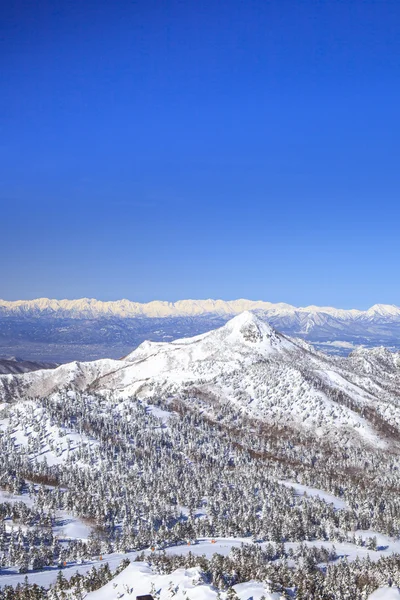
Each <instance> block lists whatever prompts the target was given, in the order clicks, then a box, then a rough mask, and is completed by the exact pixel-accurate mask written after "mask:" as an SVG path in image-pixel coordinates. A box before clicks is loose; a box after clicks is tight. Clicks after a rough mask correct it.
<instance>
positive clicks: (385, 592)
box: [367, 587, 400, 600]
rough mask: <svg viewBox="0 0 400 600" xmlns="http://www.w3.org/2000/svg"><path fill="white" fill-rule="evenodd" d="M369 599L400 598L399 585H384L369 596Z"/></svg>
mask: <svg viewBox="0 0 400 600" xmlns="http://www.w3.org/2000/svg"><path fill="white" fill-rule="evenodd" d="M367 600H400V589H399V588H398V587H390V588H389V587H382V588H379V589H378V590H375V592H373V593H372V594H371V595H370V596H368V599H367Z"/></svg>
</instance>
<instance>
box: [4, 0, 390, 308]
mask: <svg viewBox="0 0 400 600" xmlns="http://www.w3.org/2000/svg"><path fill="white" fill-rule="evenodd" d="M399 28H400V2H399V1H398V0H392V1H390V0H379V1H378V0H375V1H371V0H349V1H345V0H340V1H338V0H325V1H318V0H303V1H299V0H270V1H268V0H229V1H228V0H219V1H218V2H217V1H216V0H213V1H207V0H197V1H194V0H186V1H182V0H181V1H177V0H176V1H175V0H139V1H137V2H132V1H130V2H128V1H124V0H115V1H114V2H110V0H96V1H95V2H92V1H90V0H85V1H82V0H79V1H76V0H70V1H68V2H67V1H65V0H62V1H61V0H51V1H50V0H48V1H47V2H45V1H43V0H38V2H32V1H31V0H20V1H16V0H13V1H12V2H11V1H10V0H4V1H3V2H2V15H1V19H0V42H1V53H0V72H1V96H0V113H1V115H0V119H1V129H0V209H1V210H0V253H1V254H0V256H1V257H2V268H1V278H0V297H2V298H4V299H8V300H13V299H18V298H35V297H40V296H49V297H56V298H65V297H67V298H76V297H82V296H89V297H97V298H99V299H105V300H106V299H118V298H122V297H127V298H130V299H132V300H138V301H149V300H152V299H164V300H177V299H180V298H206V297H213V298H224V299H232V298H238V297H247V298H253V299H264V300H270V301H286V302H290V303H293V304H296V305H305V304H331V305H336V306H341V307H346V308H348V307H359V308H365V307H368V306H370V305H371V304H374V303H376V302H383V303H394V304H400V278H399V257H400V234H399V224H400V220H399V217H400V207H399V199H400V195H399V191H400V179H399V178H400V169H399V166H400V152H399V150H400V118H399V106H400V36H399Z"/></svg>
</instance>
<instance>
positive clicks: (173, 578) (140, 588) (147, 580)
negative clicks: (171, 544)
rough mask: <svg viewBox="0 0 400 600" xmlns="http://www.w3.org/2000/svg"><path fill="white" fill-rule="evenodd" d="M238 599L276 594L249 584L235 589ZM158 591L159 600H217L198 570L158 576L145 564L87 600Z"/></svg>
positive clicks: (132, 568)
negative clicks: (188, 599) (172, 598)
mask: <svg viewBox="0 0 400 600" xmlns="http://www.w3.org/2000/svg"><path fill="white" fill-rule="evenodd" d="M234 588H235V590H236V593H237V594H238V596H239V598H240V600H248V598H250V597H252V598H253V600H260V598H261V596H264V598H265V600H278V598H279V594H270V593H268V592H267V591H266V590H265V587H264V585H263V584H262V583H257V582H255V581H249V582H246V583H241V584H238V585H236V586H234ZM155 592H157V593H158V594H159V598H160V600H169V599H170V598H171V597H172V595H173V596H174V600H187V598H190V600H216V598H217V590H216V589H215V588H212V587H211V586H209V585H207V584H205V582H204V581H203V578H202V575H201V573H200V570H199V569H198V568H197V567H194V568H193V569H177V570H176V571H174V572H173V573H170V574H168V575H157V574H156V573H154V572H153V571H152V570H151V568H150V567H149V566H148V564H146V563H141V562H133V563H131V564H130V565H129V566H128V567H127V568H126V569H125V570H124V571H122V573H120V574H119V575H117V577H115V578H114V579H113V580H112V581H110V582H109V583H107V585H105V586H104V587H102V588H101V589H99V590H96V591H95V592H91V593H90V594H88V595H87V600H114V598H115V599H117V598H126V599H128V598H130V597H131V598H136V596H141V595H144V594H150V593H155Z"/></svg>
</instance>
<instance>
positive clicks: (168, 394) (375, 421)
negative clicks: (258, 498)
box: [0, 311, 400, 446]
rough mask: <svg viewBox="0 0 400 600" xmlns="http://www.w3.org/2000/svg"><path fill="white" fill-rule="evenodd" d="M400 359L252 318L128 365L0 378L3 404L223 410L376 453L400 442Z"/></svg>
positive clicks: (153, 348) (157, 346)
mask: <svg viewBox="0 0 400 600" xmlns="http://www.w3.org/2000/svg"><path fill="white" fill-rule="evenodd" d="M399 384H400V353H392V352H389V351H388V350H386V349H384V348H375V349H371V350H369V349H362V348H360V349H358V350H356V351H354V352H353V353H351V354H350V356H349V357H348V358H346V359H345V358H339V357H334V356H328V355H325V354H323V353H321V352H318V351H316V350H315V349H314V347H313V346H311V345H309V344H307V343H306V342H304V341H303V340H301V339H292V338H289V337H286V336H284V335H282V334H280V333H278V332H277V331H276V330H275V329H273V328H272V327H271V326H270V325H269V324H268V323H267V322H266V321H265V320H264V319H263V318H261V317H260V316H258V315H256V314H254V313H252V312H248V311H245V312H243V313H241V314H240V315H238V316H236V317H234V318H233V319H231V320H230V321H228V323H226V324H225V325H224V326H222V327H220V328H218V329H216V330H213V331H211V332H208V333H205V334H201V335H199V336H195V337H192V338H184V339H180V340H175V341H172V342H169V343H166V342H149V341H146V342H144V343H142V344H141V345H140V346H139V347H138V348H137V349H136V350H134V351H133V352H131V353H130V354H128V355H127V356H126V357H125V358H124V359H123V360H111V359H102V360H98V361H94V362H81V363H79V362H73V363H70V364H66V365H62V366H60V367H58V368H57V369H54V370H41V371H36V372H32V373H26V374H21V375H3V376H1V377H0V400H4V401H6V400H7V399H8V400H10V399H12V400H16V399H21V400H23V399H26V398H35V397H43V396H48V395H51V394H53V393H57V392H60V391H61V390H65V389H71V390H73V391H74V392H76V391H79V392H85V393H97V394H100V395H102V396H105V397H107V396H108V395H109V394H110V393H112V394H116V395H117V396H119V397H120V398H121V399H128V398H130V397H136V398H138V399H152V400H153V401H154V399H155V398H157V397H160V396H162V397H164V398H170V399H171V401H175V400H177V399H178V400H179V402H182V403H183V404H184V405H185V406H186V407H187V408H189V409H190V408H191V407H193V406H196V407H197V408H198V407H199V405H200V406H201V408H202V410H203V411H205V412H206V413H207V412H209V413H210V414H211V413H213V412H215V409H216V408H217V407H219V406H221V404H226V405H229V407H230V409H231V410H232V411H234V412H236V413H237V414H242V415H246V416H248V417H249V418H256V419H263V420H266V421H268V422H273V423H275V424H278V425H285V424H288V423H290V425H291V426H293V427H297V428H300V429H302V430H306V431H308V432H312V434H313V435H316V436H317V437H321V436H324V435H330V436H334V437H335V436H339V437H340V439H341V440H342V441H343V440H345V439H349V438H351V439H353V440H358V441H359V442H360V441H361V442H362V443H370V444H373V445H375V446H385V445H386V444H388V443H391V444H392V445H393V444H395V443H397V438H398V435H399V429H398V424H399V423H400V393H399V389H400V386H399Z"/></svg>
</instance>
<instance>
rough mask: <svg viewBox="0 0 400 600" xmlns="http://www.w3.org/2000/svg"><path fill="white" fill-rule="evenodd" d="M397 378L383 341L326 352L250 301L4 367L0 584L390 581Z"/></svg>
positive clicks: (84, 587)
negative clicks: (169, 333)
mask: <svg viewBox="0 0 400 600" xmlns="http://www.w3.org/2000/svg"><path fill="white" fill-rule="evenodd" d="M398 390H399V355H398V354H397V353H390V352H387V351H386V350H385V349H374V350H367V349H363V350H358V351H356V352H354V353H352V354H351V355H350V356H349V357H348V358H338V357H334V356H328V355H324V354H323V353H321V352H318V351H316V350H315V349H314V348H313V347H312V346H310V345H309V344H307V343H306V342H304V341H303V340H300V339H295V338H289V337H287V336H285V335H282V334H281V333H279V332H277V331H276V330H275V329H274V328H273V327H271V326H270V324H269V323H267V322H266V321H265V320H264V319H263V318H261V317H260V316H259V315H257V314H254V313H251V312H244V313H242V314H240V315H238V316H236V317H234V318H233V319H231V320H230V321H229V322H228V323H226V324H225V325H223V326H222V327H220V328H218V329H216V330H213V331H211V332H208V333H205V334H201V335H199V336H195V337H192V338H183V339H179V340H175V341H172V342H169V343H155V342H144V343H143V344H141V345H140V346H139V347H138V348H137V349H136V350H134V351H133V352H131V353H129V354H128V355H127V356H125V358H124V359H123V360H111V359H103V360H98V361H94V362H86V363H85V362H82V363H77V362H74V363H71V364H67V365H61V366H60V367H58V368H56V369H53V370H39V371H35V372H30V373H24V374H15V375H13V374H8V375H2V376H0V453H1V456H2V467H1V469H0V521H1V522H0V543H1V548H2V554H1V556H2V558H1V561H2V562H1V565H2V566H1V567H0V568H1V572H0V588H1V587H2V586H3V587H4V588H5V587H6V586H15V585H17V584H18V583H21V584H22V583H23V582H24V578H25V574H27V575H28V582H30V583H31V584H34V583H36V584H37V585H38V586H42V587H43V589H41V590H40V594H41V595H39V596H38V595H36V596H35V597H36V598H49V600H50V599H51V600H53V599H54V598H55V597H58V596H57V594H58V592H61V590H63V591H64V596H65V595H66V597H67V598H78V597H81V596H82V597H83V596H84V593H89V592H90V594H93V596H92V597H93V599H94V600H96V598H98V599H99V600H100V599H102V598H105V597H107V598H108V597H110V598H114V597H115V598H122V597H125V596H126V597H129V596H132V594H133V595H134V596H135V595H136V592H137V593H141V592H143V593H144V592H147V593H148V592H151V590H152V589H153V588H152V586H151V583H153V584H154V586H156V587H155V590H154V589H153V593H154V595H155V597H156V598H158V597H160V599H161V600H167V598H169V597H172V596H174V595H177V597H178V598H180V597H181V595H182V597H183V596H185V593H184V592H186V594H187V595H188V596H189V597H190V598H192V596H193V598H197V597H198V598H199V600H209V599H210V600H212V598H214V597H215V596H216V595H217V593H218V592H219V594H220V597H221V598H222V599H223V600H234V599H235V597H236V596H234V593H237V594H238V596H239V598H241V599H242V600H247V598H248V597H249V596H248V595H247V596H246V598H244V595H245V594H246V593H247V592H246V590H249V589H251V590H253V592H254V595H255V596H254V597H256V598H259V597H260V598H261V596H265V598H271V599H272V598H273V599H274V600H276V599H277V598H280V597H283V598H287V597H292V598H295V599H296V600H304V599H305V598H307V600H332V598H334V599H335V600H344V599H346V598H352V599H354V600H365V598H367V597H368V595H369V594H371V593H372V592H374V590H376V589H377V588H379V587H382V586H385V585H392V584H394V585H396V586H398V585H400V540H399V534H400V499H399V495H398V493H397V490H398V489H400V475H399V473H400V452H399V450H400V447H399V440H400V431H399V424H400V420H399V410H400V406H399V401H400V398H399V396H398ZM124 557H125V558H127V559H128V560H129V561H133V562H131V565H130V566H128V567H127V563H123V564H122V565H121V567H120V569H119V570H118V569H117V571H115V569H116V568H117V567H118V565H119V564H120V563H121V561H122V559H123V558H124ZM344 559H346V560H344ZM136 561H137V562H136ZM106 565H109V567H106ZM321 566H324V568H321ZM125 567H126V570H125ZM59 569H61V571H60V570H59ZM121 569H122V570H121ZM76 571H78V572H79V573H80V574H79V576H77V575H75V573H76ZM59 573H62V576H60V575H59ZM140 573H141V575H140ZM130 574H131V575H130ZM134 574H136V575H137V577H136V578H135V581H132V582H131V576H133V575H134ZM114 577H115V580H114ZM171 581H172V582H173V585H172V587H171V586H170V582H171ZM135 582H136V583H135ZM158 585H159V586H160V588H159V593H158V589H157V586H158ZM148 586H150V589H148ZM50 588H51V589H50ZM25 589H26V593H28V590H29V591H31V589H30V588H29V584H28V587H26V588H25ZM49 590H50V591H49ZM57 590H58V591H57ZM110 590H112V592H111V594H112V595H111V596H110V595H109V594H110ZM7 593H8V592H7ZM10 593H11V592H10ZM32 593H33V591H32ZM35 593H36V592H35ZM37 593H39V592H37ZM382 593H383V592H382ZM290 594H291V596H290ZM5 597H7V599H8V598H13V597H12V596H5ZM89 597H90V595H88V598H89ZM211 597H212V598H211ZM0 598H1V595H0ZM2 600H3V599H2Z"/></svg>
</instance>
